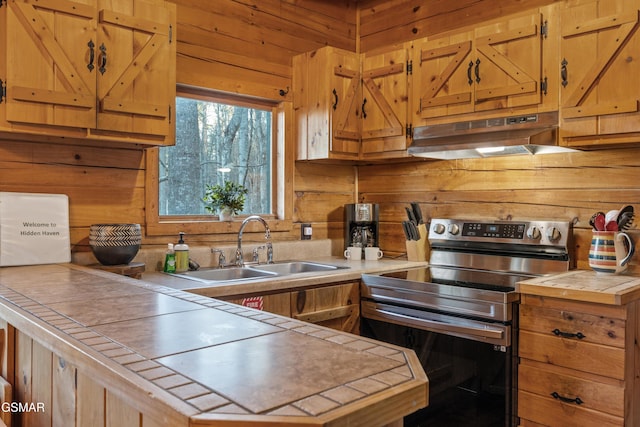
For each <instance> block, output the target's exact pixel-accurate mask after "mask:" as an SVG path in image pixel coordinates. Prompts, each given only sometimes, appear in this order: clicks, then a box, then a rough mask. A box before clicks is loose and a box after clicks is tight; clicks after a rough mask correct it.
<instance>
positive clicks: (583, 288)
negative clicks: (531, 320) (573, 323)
mask: <svg viewBox="0 0 640 427" xmlns="http://www.w3.org/2000/svg"><path fill="white" fill-rule="evenodd" d="M516 290H517V291H518V292H520V293H522V294H529V295H538V296H545V297H556V298H564V299H570V300H575V301H583V302H595V303H601V304H609V305H624V304H627V303H629V302H631V301H635V300H637V299H638V298H640V277H637V276H628V275H624V274H620V275H614V274H597V273H595V272H594V271H592V270H572V271H569V272H566V273H560V274H554V275H552V276H544V277H537V278H535V279H530V280H525V281H523V282H520V283H518V284H517V287H516Z"/></svg>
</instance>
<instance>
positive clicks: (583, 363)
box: [518, 330, 625, 380]
mask: <svg viewBox="0 0 640 427" xmlns="http://www.w3.org/2000/svg"><path fill="white" fill-rule="evenodd" d="M518 354H519V356H520V357H521V358H525V359H532V360H536V361H538V362H543V363H549V364H551V365H557V366H563V367H565V368H570V369H575V370H577V371H583V372H589V373H592V374H596V375H602V376H605V377H610V378H616V379H619V380H624V360H625V354H624V349H622V348H618V347H610V346H605V345H601V344H593V343H588V342H581V341H578V340H577V339H567V338H561V337H557V336H555V335H553V334H552V333H550V332H547V333H546V334H540V333H536V332H529V331H523V330H520V349H519V352H518Z"/></svg>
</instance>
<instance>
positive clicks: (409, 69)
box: [407, 61, 413, 76]
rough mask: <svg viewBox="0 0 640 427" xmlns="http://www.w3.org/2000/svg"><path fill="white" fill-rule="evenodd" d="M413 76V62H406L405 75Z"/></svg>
mask: <svg viewBox="0 0 640 427" xmlns="http://www.w3.org/2000/svg"><path fill="white" fill-rule="evenodd" d="M412 74H413V61H407V75H408V76H410V75H412Z"/></svg>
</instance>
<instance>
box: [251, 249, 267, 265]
mask: <svg viewBox="0 0 640 427" xmlns="http://www.w3.org/2000/svg"><path fill="white" fill-rule="evenodd" d="M266 248H267V247H266V246H264V245H262V246H256V247H255V248H253V251H252V252H251V254H252V258H253V262H257V263H259V262H260V253H259V251H260V250H261V249H266Z"/></svg>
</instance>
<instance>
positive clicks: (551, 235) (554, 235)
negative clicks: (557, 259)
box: [547, 227, 562, 242]
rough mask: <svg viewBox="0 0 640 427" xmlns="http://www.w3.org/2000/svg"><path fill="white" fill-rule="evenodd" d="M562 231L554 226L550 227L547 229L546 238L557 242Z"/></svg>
mask: <svg viewBox="0 0 640 427" xmlns="http://www.w3.org/2000/svg"><path fill="white" fill-rule="evenodd" d="M561 236H562V233H560V230H558V229H557V228H556V227H551V228H549V229H548V230H547V239H549V241H551V242H557V241H558V240H560V237H561Z"/></svg>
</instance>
